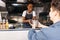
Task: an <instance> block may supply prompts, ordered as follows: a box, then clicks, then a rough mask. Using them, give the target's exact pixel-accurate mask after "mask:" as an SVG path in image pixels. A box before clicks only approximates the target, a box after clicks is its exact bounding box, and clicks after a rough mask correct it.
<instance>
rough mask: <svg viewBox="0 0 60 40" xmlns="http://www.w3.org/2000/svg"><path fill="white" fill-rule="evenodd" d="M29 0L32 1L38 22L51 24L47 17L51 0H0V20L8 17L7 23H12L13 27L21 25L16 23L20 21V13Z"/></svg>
mask: <svg viewBox="0 0 60 40" xmlns="http://www.w3.org/2000/svg"><path fill="white" fill-rule="evenodd" d="M30 1H32V2H33V3H34V10H35V12H36V14H37V19H38V20H39V22H41V23H42V24H44V25H47V26H49V25H52V24H53V22H52V21H51V20H50V19H49V11H50V3H51V0H0V14H1V19H0V20H2V19H8V23H9V24H13V26H14V28H15V26H21V25H19V24H18V23H19V22H21V21H22V20H21V19H22V13H23V11H24V10H26V9H27V8H26V6H27V4H28V2H30ZM10 26H11V25H10Z"/></svg>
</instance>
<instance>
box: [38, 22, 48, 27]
mask: <svg viewBox="0 0 60 40" xmlns="http://www.w3.org/2000/svg"><path fill="white" fill-rule="evenodd" d="M38 27H41V28H48V26H46V25H43V24H41V23H40V22H38Z"/></svg>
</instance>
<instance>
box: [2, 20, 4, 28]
mask: <svg viewBox="0 0 60 40" xmlns="http://www.w3.org/2000/svg"><path fill="white" fill-rule="evenodd" d="M2 29H5V19H3V20H2Z"/></svg>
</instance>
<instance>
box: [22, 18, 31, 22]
mask: <svg viewBox="0 0 60 40" xmlns="http://www.w3.org/2000/svg"><path fill="white" fill-rule="evenodd" d="M22 18H23V22H29V21H30V20H25V17H22Z"/></svg>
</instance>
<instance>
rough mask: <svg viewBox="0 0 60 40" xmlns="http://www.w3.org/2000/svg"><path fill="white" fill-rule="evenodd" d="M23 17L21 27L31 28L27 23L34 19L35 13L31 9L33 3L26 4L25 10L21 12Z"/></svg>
mask: <svg viewBox="0 0 60 40" xmlns="http://www.w3.org/2000/svg"><path fill="white" fill-rule="evenodd" d="M22 17H23V28H32V26H31V25H30V24H29V23H31V21H32V19H36V13H35V11H33V4H32V3H29V4H28V5H27V10H25V11H24V12H23V14H22Z"/></svg>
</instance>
